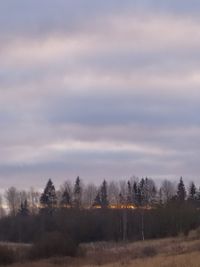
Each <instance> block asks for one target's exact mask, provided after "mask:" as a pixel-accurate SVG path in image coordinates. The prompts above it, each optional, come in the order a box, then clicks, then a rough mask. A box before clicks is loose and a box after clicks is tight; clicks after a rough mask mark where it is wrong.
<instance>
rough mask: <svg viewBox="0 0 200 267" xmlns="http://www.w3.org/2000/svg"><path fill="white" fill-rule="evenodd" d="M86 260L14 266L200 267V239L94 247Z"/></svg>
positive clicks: (87, 248) (86, 247)
mask: <svg viewBox="0 0 200 267" xmlns="http://www.w3.org/2000/svg"><path fill="white" fill-rule="evenodd" d="M82 248H83V250H84V251H85V255H84V256H80V257H78V258H51V259H48V260H41V261H36V262H32V263H30V262H28V263H27V262H26V263H17V264H13V265H12V266H13V267H25V266H30V267H52V266H54V267H55V266H72V267H73V266H74V267H80V266H85V267H91V266H103V267H113V266H116V267H117V266H127V267H129V266H130V267H131V266H132V267H136V266H137V267H186V266H187V267H188V266H190V267H199V266H200V253H199V252H200V239H199V238H197V235H196V233H192V234H191V235H189V237H187V238H185V237H178V238H167V239H159V240H151V241H143V242H134V243H110V242H109V243H106V242H100V243H95V244H93V243H91V244H87V245H82Z"/></svg>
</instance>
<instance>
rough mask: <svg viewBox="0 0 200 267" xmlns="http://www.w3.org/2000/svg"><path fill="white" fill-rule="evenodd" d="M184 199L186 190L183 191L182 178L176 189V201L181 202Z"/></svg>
mask: <svg viewBox="0 0 200 267" xmlns="http://www.w3.org/2000/svg"><path fill="white" fill-rule="evenodd" d="M185 198H186V190H185V185H184V183H183V178H182V177H181V178H180V181H179V183H178V188H177V200H178V201H180V202H183V201H184V200H185Z"/></svg>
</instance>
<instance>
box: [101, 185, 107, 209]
mask: <svg viewBox="0 0 200 267" xmlns="http://www.w3.org/2000/svg"><path fill="white" fill-rule="evenodd" d="M100 198H101V206H102V208H106V207H108V205H109V202H108V196H107V183H106V181H105V180H104V181H103V184H102V186H101V190H100Z"/></svg>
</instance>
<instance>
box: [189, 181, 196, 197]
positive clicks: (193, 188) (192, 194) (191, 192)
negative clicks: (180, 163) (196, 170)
mask: <svg viewBox="0 0 200 267" xmlns="http://www.w3.org/2000/svg"><path fill="white" fill-rule="evenodd" d="M196 198H197V188H196V186H195V184H194V183H193V182H191V184H190V186H189V196H188V199H189V200H192V201H194V200H196Z"/></svg>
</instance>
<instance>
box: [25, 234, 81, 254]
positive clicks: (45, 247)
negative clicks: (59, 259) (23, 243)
mask: <svg viewBox="0 0 200 267" xmlns="http://www.w3.org/2000/svg"><path fill="white" fill-rule="evenodd" d="M77 251H78V246H77V245H76V244H75V242H74V241H73V240H72V239H71V238H69V237H65V236H63V235H62V234H61V233H59V232H51V233H46V234H45V235H44V236H43V237H42V238H41V239H40V240H38V241H37V242H36V243H35V244H34V245H33V247H32V248H31V250H30V258H31V259H39V258H50V257H56V256H71V257H74V256H75V255H76V253H77Z"/></svg>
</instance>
